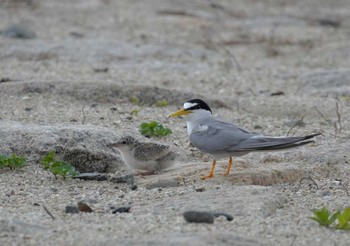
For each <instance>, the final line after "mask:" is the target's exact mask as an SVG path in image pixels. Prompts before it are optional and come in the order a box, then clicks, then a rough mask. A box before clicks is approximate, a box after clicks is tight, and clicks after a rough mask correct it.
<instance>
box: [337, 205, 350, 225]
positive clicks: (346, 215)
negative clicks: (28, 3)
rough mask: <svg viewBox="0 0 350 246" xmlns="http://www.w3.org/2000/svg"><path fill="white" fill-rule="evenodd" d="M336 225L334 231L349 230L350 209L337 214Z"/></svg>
mask: <svg viewBox="0 0 350 246" xmlns="http://www.w3.org/2000/svg"><path fill="white" fill-rule="evenodd" d="M337 219H338V224H337V225H336V226H335V228H336V229H341V230H350V224H349V222H350V208H345V209H344V211H343V212H339V213H338V214H337Z"/></svg>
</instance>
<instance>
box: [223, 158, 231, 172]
mask: <svg viewBox="0 0 350 246" xmlns="http://www.w3.org/2000/svg"><path fill="white" fill-rule="evenodd" d="M231 167H232V157H230V162H229V163H228V167H227V171H226V173H223V174H222V175H224V176H227V175H228V174H229V173H230V170H231Z"/></svg>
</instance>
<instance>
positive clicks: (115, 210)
mask: <svg viewBox="0 0 350 246" xmlns="http://www.w3.org/2000/svg"><path fill="white" fill-rule="evenodd" d="M130 209H131V207H120V208H116V209H113V211H112V213H113V214H116V213H129V212H130Z"/></svg>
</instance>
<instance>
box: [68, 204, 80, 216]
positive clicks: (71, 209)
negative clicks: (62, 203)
mask: <svg viewBox="0 0 350 246" xmlns="http://www.w3.org/2000/svg"><path fill="white" fill-rule="evenodd" d="M66 213H67V214H77V213H79V209H78V207H77V206H71V205H70V206H66Z"/></svg>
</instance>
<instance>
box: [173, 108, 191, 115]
mask: <svg viewBox="0 0 350 246" xmlns="http://www.w3.org/2000/svg"><path fill="white" fill-rule="evenodd" d="M190 113H191V111H190V110H186V109H184V108H182V109H180V110H179V111H176V112H175V113H173V114H171V115H169V116H168V117H177V116H181V115H188V114H190Z"/></svg>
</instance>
